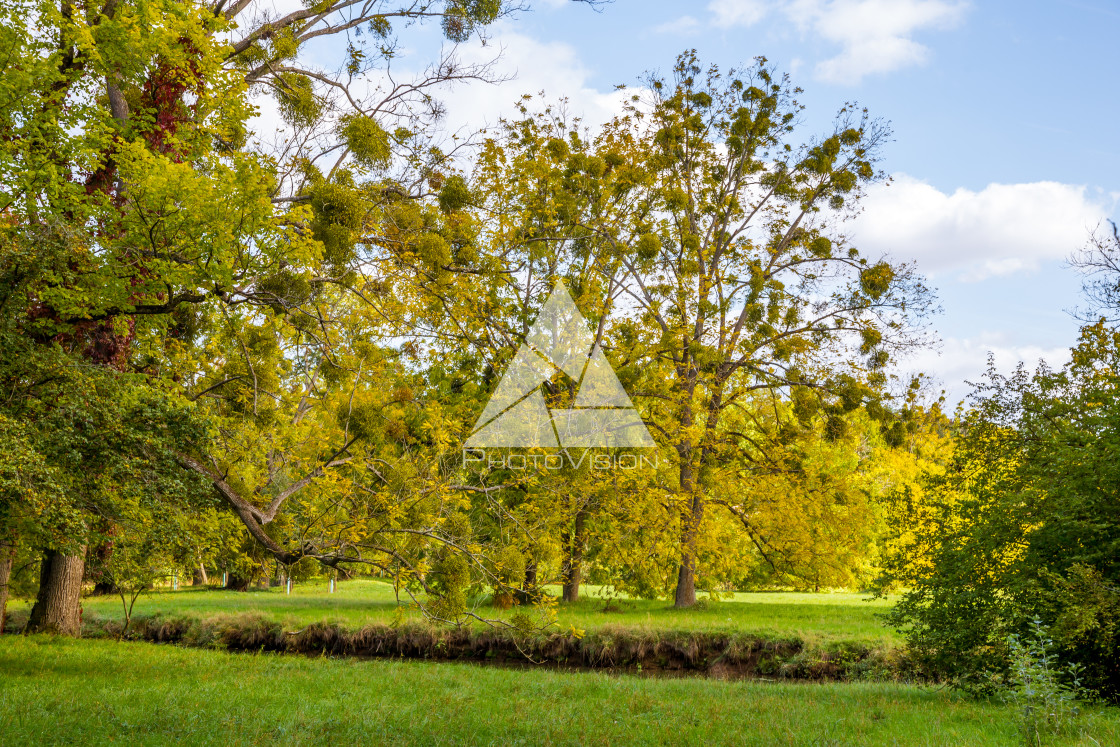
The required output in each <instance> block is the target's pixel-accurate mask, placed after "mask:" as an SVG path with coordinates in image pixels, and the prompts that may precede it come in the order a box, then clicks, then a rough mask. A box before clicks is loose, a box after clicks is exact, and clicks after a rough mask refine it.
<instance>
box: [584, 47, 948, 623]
mask: <svg viewBox="0 0 1120 747" xmlns="http://www.w3.org/2000/svg"><path fill="white" fill-rule="evenodd" d="M796 93H797V91H796V89H792V88H791V87H790V84H789V83H788V81H787V80H786V79H784V78H781V77H777V76H776V75H775V74H774V73H773V71H772V69H771V68H770V67H769V66H768V65H767V63H766V61H765V60H759V61H758V63H757V64H756V65H755V66H754V67H753V68H750V69H748V70H746V71H742V72H739V71H729V72H727V73H726V74H722V73H720V72H719V71H718V70H717V69H716V68H714V67H710V68H703V67H702V66H701V65H700V63H699V61H698V60H697V57H696V55H695V53H686V54H684V55H682V56H681V57H680V58H679V59H678V62H677V65H676V67H675V68H674V74H673V77H672V78H671V79H670V80H664V79H660V78H656V77H655V78H652V79H651V80H650V81H649V86H648V88H647V89H646V90H644V91H643V92H641V93H639V94H636V95H635V96H634V97H633V99H632V101H631V102H630V103H629V104H628V105H627V107H626V112H625V114H624V115H623V116H621V117H618V118H616V119H615V120H614V121H613V122H611V123H610V124H609V125H607V126H606V127H605V128H604V129H603V132H602V133H601V135H600V136H599V138H598V141H597V151H596V154H595V155H596V157H595V159H594V160H593V161H591V162H589V163H588V166H587V168H588V169H589V170H591V171H593V172H594V173H597V174H602V175H604V177H605V178H607V179H608V180H609V182H610V183H609V186H607V187H605V191H606V194H608V195H610V197H611V199H610V200H609V201H608V203H607V204H608V205H609V208H610V209H608V210H603V211H601V213H600V214H599V215H598V216H596V218H595V220H592V221H589V222H587V223H585V225H584V227H585V228H586V229H587V230H588V232H589V233H591V234H592V235H594V236H595V237H596V239H597V240H599V241H602V242H606V243H609V244H610V245H611V246H612V248H613V251H612V252H610V253H609V254H608V253H604V254H605V256H606V257H608V259H607V260H606V261H604V262H602V263H601V264H600V269H601V272H602V273H603V274H604V276H606V277H610V278H613V279H614V280H615V282H617V283H619V284H620V286H621V288H622V289H623V290H624V294H625V299H624V300H620V301H618V302H616V306H617V307H618V308H619V310H620V312H622V314H621V315H622V317H623V320H622V321H621V322H620V324H619V325H618V327H617V330H616V331H615V332H614V349H613V350H612V351H610V352H611V353H612V354H613V356H614V361H615V362H616V363H617V365H618V367H619V368H621V369H622V370H623V371H627V372H632V374H633V379H632V381H633V384H632V386H633V387H634V395H635V398H636V399H637V400H638V401H639V402H641V403H642V404H644V406H645V414H646V419H647V422H648V423H650V425H651V427H652V428H653V429H655V430H656V433H655V437H657V438H658V439H659V440H660V441H661V443H663V444H665V445H666V446H668V447H669V448H670V449H671V454H672V455H673V458H674V459H675V464H676V475H675V480H674V481H673V482H672V483H671V484H669V485H667V486H666V489H667V490H668V492H669V493H670V494H671V500H672V502H673V503H674V506H675V510H676V511H677V512H678V514H679V556H678V557H679V567H678V574H677V583H676V594H675V598H676V604H677V605H678V606H681V607H686V606H689V605H691V604H693V603H694V602H695V600H696V588H695V584H696V571H697V568H696V558H697V550H698V547H699V543H700V532H701V530H702V527H703V526H704V517H705V513H706V511H707V510H708V509H709V506H713V505H715V506H719V505H724V504H722V503H715V504H713V502H712V500H711V496H712V494H713V492H714V491H717V490H718V484H717V482H716V480H715V479H714V478H715V477H716V476H717V474H718V472H719V468H720V467H721V466H722V465H725V464H728V463H733V464H736V465H738V468H739V469H740V470H741V471H742V472H743V473H744V474H746V475H750V474H755V475H760V476H761V475H766V474H771V473H774V472H781V471H784V470H789V469H794V470H796V469H799V467H798V465H797V464H796V463H792V462H791V460H789V458H788V456H789V454H788V452H787V451H786V449H785V447H786V445H788V444H789V443H790V442H791V440H792V439H795V438H797V434H798V433H799V432H800V431H801V430H803V429H805V428H808V427H811V423H812V421H813V420H814V419H815V418H816V419H820V418H823V420H824V421H825V424H824V428H825V431H826V433H829V434H831V436H832V437H839V436H840V435H842V433H843V430H844V427H845V422H844V418H843V415H844V414H845V413H848V412H852V411H854V410H856V409H858V408H860V407H863V408H865V409H866V410H868V411H869V412H871V414H872V415H873V416H874V417H876V418H878V419H880V420H883V421H884V422H885V421H887V420H889V415H890V413H889V412H888V410H887V408H886V407H885V406H884V396H885V390H886V385H887V383H888V377H887V375H886V373H885V366H886V365H887V363H888V360H889V357H890V355H891V354H892V353H894V352H896V351H898V350H900V349H904V348H906V347H908V346H910V345H913V344H916V343H918V342H920V340H921V333H920V329H919V328H918V327H917V326H916V325H915V322H919V323H920V321H921V319H922V318H923V315H924V314H925V313H926V312H927V311H928V310H929V297H928V293H927V291H926V289H925V288H924V286H923V285H922V283H921V281H920V278H918V277H917V276H915V275H914V274H913V271H912V269H911V268H910V267H908V266H905V265H900V264H892V263H890V262H888V261H887V260H885V259H877V258H875V259H870V260H869V259H867V258H864V257H861V256H860V254H859V252H858V251H857V249H856V248H855V247H854V246H852V245H851V244H850V242H849V241H848V240H847V239H846V237H845V236H844V234H843V232H842V226H843V219H844V218H845V217H846V216H848V215H851V214H852V213H853V212H854V210H855V209H857V206H858V199H859V196H860V194H861V189H862V187H863V186H864V185H866V184H868V183H871V182H873V181H875V180H877V179H879V178H881V174H880V173H879V172H877V171H876V169H875V159H876V157H877V153H878V149H879V147H880V146H881V145H882V143H883V141H884V139H885V137H886V135H887V129H886V127H885V126H884V125H883V124H881V123H879V122H877V121H875V120H872V119H870V118H869V117H868V115H867V114H866V112H864V111H861V110H858V109H854V108H851V107H845V108H844V109H842V110H841V111H840V113H839V114H838V116H837V118H836V122H835V128H834V130H833V131H832V132H830V133H828V134H826V135H825V136H824V137H822V138H820V139H817V140H813V141H811V142H809V143H806V144H801V145H799V144H797V142H796V140H794V138H795V137H796V120H797V114H798V112H799V111H800V107H799V106H798V104H797V103H796V101H795V100H794V98H793V97H794V95H795V94H796ZM624 378H625V377H624ZM767 399H769V400H771V401H772V402H774V403H778V402H789V403H791V404H792V407H789V408H786V410H785V415H784V416H783V417H780V418H779V421H780V422H772V423H764V422H763V421H762V420H761V419H760V418H759V417H758V413H757V408H758V406H759V403H760V402H765V400H767ZM764 407H765V408H766V409H769V410H771V411H775V410H774V408H773V407H772V406H771V405H764ZM775 412H776V411H775ZM733 414H735V417H732V415H733ZM736 423H745V424H746V425H745V426H744V427H742V428H736V427H735V425H734V424H736ZM740 518H741V519H742V520H744V521H747V522H749V519H750V517H749V516H746V515H744V516H740Z"/></svg>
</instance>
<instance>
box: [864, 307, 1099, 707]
mask: <svg viewBox="0 0 1120 747" xmlns="http://www.w3.org/2000/svg"><path fill="white" fill-rule="evenodd" d="M1117 371H1120V332H1118V331H1117V330H1115V329H1111V328H1109V327H1108V326H1107V325H1106V324H1105V323H1104V322H1098V323H1096V324H1092V325H1089V326H1086V327H1085V328H1083V329H1082V332H1081V339H1080V341H1079V343H1078V345H1077V346H1076V347H1075V348H1074V349H1073V351H1072V360H1071V362H1070V363H1069V364H1067V365H1066V366H1065V367H1063V368H1062V369H1061V370H1057V371H1055V370H1051V369H1049V368H1047V367H1045V366H1044V365H1043V366H1040V367H1039V369H1038V370H1037V371H1035V373H1034V374H1033V375H1032V374H1030V373H1028V372H1027V371H1026V369H1025V368H1024V367H1022V366H1020V367H1019V369H1018V370H1017V371H1016V372H1015V373H1014V374H1013V375H1012V376H1010V377H1003V376H1000V375H999V374H998V373H997V372H996V371H995V370H994V365H993V364H991V363H990V364H989V371H988V375H987V381H985V382H984V383H983V384H981V385H979V386H978V387H977V389H976V391H975V392H974V394H973V399H972V401H971V407H970V409H969V411H968V412H967V413H965V415H964V417H963V419H962V421H961V423H960V425H959V435H958V436H957V438H956V443H955V449H954V453H953V458H952V460H951V461H950V462H949V464H948V466H947V468H946V469H945V470H944V471H943V472H941V473H934V474H931V475H929V476H928V477H927V478H926V480H925V493H926V501H925V512H928V513H932V516H919V517H917V518H916V519H914V520H912V521H911V524H912V526H914V527H915V530H914V539H913V541H911V542H910V543H909V546H908V550H909V552H908V553H907V555H906V556H895V557H894V558H893V560H892V562H890V563H889V564H888V566H887V571H888V572H887V575H886V580H887V581H888V582H893V583H896V584H898V585H901V586H903V587H905V588H907V589H908V591H907V592H906V593H905V594H904V595H903V597H902V599H901V600H900V601H899V603H898V604H897V606H896V607H895V608H894V610H893V611H892V612H891V615H890V620H891V622H892V623H893V624H895V625H897V626H899V627H902V628H903V629H904V630H905V631H906V635H907V640H908V643H909V645H910V646H911V647H912V648H913V650H914V651H915V652H916V653H917V654H918V656H919V658H920V660H921V661H922V662H923V663H924V664H925V665H926V666H927V667H928V668H929V669H930V670H931V671H933V672H936V673H938V674H941V675H943V676H947V677H951V678H953V679H954V680H955V681H956V682H957V683H958V684H961V685H964V686H968V687H972V688H976V689H985V688H989V687H991V686H992V685H993V683H995V682H998V681H999V679H1000V678H1002V677H1005V676H1006V674H1007V671H1008V665H1009V653H1010V652H1009V651H1008V649H1007V640H1008V636H1009V635H1017V636H1025V635H1026V634H1027V633H1028V631H1029V630H1030V628H1031V626H1032V620H1033V619H1034V618H1036V617H1037V618H1039V619H1040V620H1041V621H1042V623H1043V624H1044V625H1046V626H1047V627H1048V628H1049V629H1050V632H1051V635H1052V636H1053V638H1054V640H1055V642H1056V643H1057V645H1058V654H1059V658H1061V659H1062V660H1064V661H1065V662H1066V663H1078V664H1081V665H1083V666H1084V668H1085V669H1084V675H1083V677H1082V681H1083V683H1084V684H1086V685H1087V686H1089V687H1091V688H1092V689H1094V690H1096V691H1097V692H1099V693H1100V694H1102V695H1104V696H1105V697H1108V698H1110V699H1113V700H1115V699H1116V698H1117V696H1118V693H1120V682H1118V680H1117V673H1116V670H1115V667H1114V666H1112V664H1111V663H1112V662H1114V661H1115V659H1116V656H1117V653H1118V651H1120V635H1118V631H1120V619H1118V617H1117V613H1116V610H1117V609H1120V605H1118V603H1120V591H1118V590H1120V577H1118V573H1117V569H1118V567H1120V566H1118V563H1117V560H1118V558H1120V554H1118V548H1120V544H1118V538H1120V523H1118V520H1117V517H1120V506H1118V505H1117V496H1118V495H1120V492H1118V490H1117V485H1118V484H1120V483H1118V482H1117V481H1118V479H1120V474H1118V472H1117V463H1116V458H1115V455H1116V450H1117V448H1118V444H1117V443H1116V439H1117V433H1120V430H1118V429H1117V424H1118V420H1117V419H1118V417H1120V400H1118V393H1120V379H1118V377H1117Z"/></svg>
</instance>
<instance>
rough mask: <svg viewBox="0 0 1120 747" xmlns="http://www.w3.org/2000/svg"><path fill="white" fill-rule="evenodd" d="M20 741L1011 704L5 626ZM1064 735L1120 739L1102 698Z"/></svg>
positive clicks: (517, 733)
mask: <svg viewBox="0 0 1120 747" xmlns="http://www.w3.org/2000/svg"><path fill="white" fill-rule="evenodd" d="M0 672H3V676H0V741H2V742H3V744H5V745H21V744H32V743H34V744H104V743H107V742H122V743H128V744H167V743H185V744H192V745H203V744H317V745H318V744H392V745H413V744H416V745H439V744H448V745H450V744H471V745H485V744H501V745H512V744H546V745H548V744H553V745H599V744H619V745H628V744H694V745H695V744H760V745H833V746H839V745H1007V744H1014V743H1015V739H1016V731H1015V726H1014V722H1013V713H1012V710H1011V708H1010V707H1008V706H1005V705H1002V704H992V703H983V702H975V701H970V700H966V699H963V698H961V697H959V696H957V695H954V694H952V693H950V692H948V691H944V690H933V689H922V688H918V687H914V686H907V685H896V684H870V683H869V684H827V685H814V684H767V683H757V682H743V681H740V682H724V681H718V680H707V679H642V678H637V677H632V676H611V675H607V674H602V673H571V674H569V673H561V672H554V671H541V670H531V669H501V668H496V667H483V666H478V665H471V664H434V663H424V662H397V661H358V660H335V659H321V658H305V657H296V656H270V655H267V654H264V655H258V656H253V655H238V654H227V653H219V652H214V651H203V650H197V649H185V648H179V647H175V646H157V645H152V644H145V643H127V642H126V643H116V642H114V641H107V640H67V639H57V638H49V637H41V636H32V637H28V638H25V637H22V636H14V635H6V636H3V637H0ZM1051 743H1052V744H1062V745H1065V744H1070V745H1109V744H1120V711H1118V710H1117V709H1107V710H1100V709H1090V710H1089V711H1088V712H1087V713H1086V714H1085V715H1083V716H1082V718H1081V721H1080V724H1079V726H1078V728H1077V733H1074V734H1070V735H1065V736H1063V737H1060V738H1056V739H1055V740H1054V741H1052V742H1051Z"/></svg>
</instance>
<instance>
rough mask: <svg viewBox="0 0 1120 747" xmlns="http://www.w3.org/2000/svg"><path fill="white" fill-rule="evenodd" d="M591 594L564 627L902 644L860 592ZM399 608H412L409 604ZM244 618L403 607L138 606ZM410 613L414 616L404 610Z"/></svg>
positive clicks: (353, 585) (331, 603)
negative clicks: (677, 601)
mask: <svg viewBox="0 0 1120 747" xmlns="http://www.w3.org/2000/svg"><path fill="white" fill-rule="evenodd" d="M587 591H588V593H586V594H585V595H584V597H583V599H581V600H580V601H579V602H576V603H575V604H561V605H559V606H558V607H557V622H558V624H559V626H560V628H561V629H563V630H567V629H568V628H569V627H570V626H575V627H576V628H580V629H583V630H592V629H594V628H597V627H601V626H604V625H614V626H625V627H635V628H641V627H650V628H653V627H656V628H659V629H671V630H689V631H706V630H728V631H740V632H751V633H769V634H772V635H774V636H779V635H782V636H798V637H800V638H802V639H803V640H805V641H806V642H810V643H814V642H823V641H829V640H839V639H843V640H846V641H860V642H864V643H868V644H871V645H887V646H889V645H891V644H894V643H896V642H897V641H898V638H897V636H896V634H895V633H894V632H893V631H891V630H890V629H888V628H886V627H885V626H884V625H883V624H882V622H881V621H880V620H879V618H878V616H877V615H878V614H881V613H882V612H884V611H885V610H886V609H887V608H888V607H889V605H890V602H889V601H887V600H882V599H877V600H869V599H868V597H867V596H866V595H860V594H852V593H832V594H828V593H825V594H799V593H793V592H774V593H740V594H736V595H735V596H734V598H733V599H728V600H724V601H719V602H715V603H711V604H708V605H706V606H704V608H703V609H691V610H676V609H674V608H673V607H672V605H671V603H670V602H666V601H650V600H640V599H638V600H619V601H615V602H613V604H612V609H611V610H610V611H605V608H606V602H605V600H604V599H603V598H602V597H597V596H595V592H596V591H597V589H596V588H595V587H591V588H590V589H588V590H587ZM402 603H403V604H405V605H407V598H406V599H405V600H402ZM82 604H83V608H84V611H85V614H86V615H87V616H94V617H98V618H113V619H119V618H120V617H121V616H122V612H121V602H120V599H119V598H117V597H87V598H86V599H84V600H83V601H82ZM11 608H12V610H13V611H16V612H17V613H19V612H20V611H23V612H26V610H27V609H28V603H27V602H26V600H24V601H15V602H13V604H12V607H11ZM245 612H256V613H260V614H262V615H265V616H267V617H269V618H272V619H275V620H278V621H280V622H282V623H284V624H285V625H286V626H289V627H291V628H293V629H295V628H300V627H303V626H305V625H307V624H308V623H312V622H320V621H327V622H337V623H340V624H342V625H345V626H347V627H353V628H357V627H361V626H362V625H365V624H367V623H371V622H391V621H392V620H393V619H394V617H395V616H396V615H397V614H398V606H397V601H396V598H395V597H394V595H393V589H392V587H391V586H390V585H388V584H384V583H381V582H378V581H373V580H354V581H346V582H343V583H340V584H339V585H338V591H337V592H336V593H334V594H330V593H328V590H327V585H326V583H308V584H300V585H296V586H295V588H294V589H293V590H292V594H291V595H288V594H285V593H284V590H283V589H280V588H276V589H268V590H260V591H251V592H232V591H224V590H219V589H202V588H190V587H188V588H185V589H181V590H179V591H169V590H161V591H155V592H151V593H149V594H145V595H144V596H142V597H141V598H140V599H139V600H138V601H137V602H136V608H135V611H134V614H136V615H152V614H157V613H162V614H185V615H191V616H197V617H209V616H212V615H217V614H239V613H245ZM405 614H406V615H408V616H413V615H415V614H416V613H408V612H407V610H406V611H405ZM479 614H481V615H483V616H491V617H492V616H497V615H500V614H501V613H500V612H499V611H498V610H496V609H494V608H492V607H485V608H482V609H480V610H479ZM507 614H508V613H507Z"/></svg>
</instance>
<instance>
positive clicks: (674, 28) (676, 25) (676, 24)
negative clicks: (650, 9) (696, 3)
mask: <svg viewBox="0 0 1120 747" xmlns="http://www.w3.org/2000/svg"><path fill="white" fill-rule="evenodd" d="M702 26H703V24H702V23H700V21H699V20H697V19H696V18H694V17H693V16H681V17H680V18H674V19H673V20H672V21H666V22H665V23H662V24H659V25H657V26H654V27H653V33H655V34H675V35H678V36H688V35H691V34H695V33H697V32H698V31H700V28H701V27H702Z"/></svg>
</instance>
